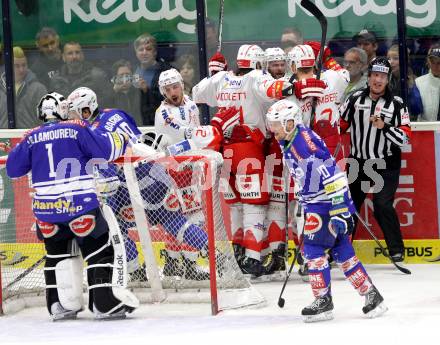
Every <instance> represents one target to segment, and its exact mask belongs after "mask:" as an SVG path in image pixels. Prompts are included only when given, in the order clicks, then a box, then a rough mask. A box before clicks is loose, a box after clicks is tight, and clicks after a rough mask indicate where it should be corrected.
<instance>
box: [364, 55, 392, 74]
mask: <svg viewBox="0 0 440 345" xmlns="http://www.w3.org/2000/svg"><path fill="white" fill-rule="evenodd" d="M372 72H379V73H386V74H387V75H388V80H389V79H390V78H391V64H390V62H389V61H388V59H387V58H385V57H376V58H374V59H373V60H372V61H371V62H370V64H369V65H368V76H370V74H371V73H372Z"/></svg>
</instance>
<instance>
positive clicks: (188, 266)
mask: <svg viewBox="0 0 440 345" xmlns="http://www.w3.org/2000/svg"><path fill="white" fill-rule="evenodd" d="M183 266H184V267H185V275H184V278H185V279H188V280H197V281H201V280H209V273H208V272H205V271H204V270H202V269H201V268H200V267H199V265H197V262H195V261H192V260H189V259H187V258H183Z"/></svg>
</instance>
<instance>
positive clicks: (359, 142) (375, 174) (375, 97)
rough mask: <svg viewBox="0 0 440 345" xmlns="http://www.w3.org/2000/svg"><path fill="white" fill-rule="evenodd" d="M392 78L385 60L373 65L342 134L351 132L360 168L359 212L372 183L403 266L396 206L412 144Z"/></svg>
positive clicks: (347, 109) (344, 113)
mask: <svg viewBox="0 0 440 345" xmlns="http://www.w3.org/2000/svg"><path fill="white" fill-rule="evenodd" d="M390 78H391V65H390V63H389V61H388V60H387V59H386V58H382V57H379V58H375V59H373V60H372V61H371V62H370V64H369V66H368V86H367V87H365V88H363V89H360V90H359V91H357V92H355V93H354V94H353V95H351V96H350V97H349V98H348V99H347V100H346V101H345V103H344V104H343V105H342V108H341V131H346V130H348V129H350V137H351V148H350V158H353V159H355V160H356V161H357V162H358V163H359V174H358V177H357V178H356V180H355V181H354V182H352V183H351V184H350V192H351V196H352V198H353V201H354V204H355V206H356V209H357V211H358V212H359V210H360V208H361V206H362V204H363V202H364V201H365V197H366V194H367V193H368V191H369V186H370V184H369V183H368V182H370V183H371V182H374V186H373V206H374V217H375V218H376V220H377V222H378V223H379V225H380V227H381V229H382V232H383V234H384V237H385V242H386V243H387V246H388V250H389V254H390V256H391V258H392V259H393V260H394V261H395V262H400V261H403V259H404V245H403V240H402V233H401V232H400V223H399V219H398V217H397V213H396V210H395V209H394V206H393V202H394V195H395V193H396V190H397V186H398V185H399V175H400V161H401V147H402V146H403V145H405V144H407V143H408V142H409V137H410V135H411V128H410V120H409V114H408V110H407V107H406V106H405V104H404V103H403V101H402V99H401V98H400V97H397V96H394V97H393V96H392V95H391V92H390V90H389V88H388V83H389V80H390ZM351 169H354V166H352V165H351V164H350V167H349V172H350V170H351ZM356 170H357V169H356ZM354 172H355V171H353V173H354ZM379 175H380V177H381V178H382V180H383V183H380V182H381V181H380V178H379ZM364 181H365V182H364ZM378 182H379V183H378ZM353 238H354V233H353Z"/></svg>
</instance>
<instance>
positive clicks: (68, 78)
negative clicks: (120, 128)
mask: <svg viewBox="0 0 440 345" xmlns="http://www.w3.org/2000/svg"><path fill="white" fill-rule="evenodd" d="M63 61H64V64H63V65H62V66H61V68H60V71H59V73H57V74H56V75H54V76H53V77H52V78H51V82H50V87H51V89H52V90H56V92H58V93H60V94H62V95H69V94H70V93H71V92H72V91H73V90H75V89H77V88H78V87H80V86H85V87H88V88H90V89H92V90H94V91H95V92H96V94H97V95H98V98H99V99H103V104H107V103H108V102H109V100H110V94H111V90H112V87H111V84H110V81H109V78H108V77H107V75H106V73H105V72H104V71H103V70H102V69H101V68H99V67H95V66H93V65H92V63H91V62H88V61H85V60H84V53H83V51H82V48H81V45H80V44H79V43H78V42H73V41H72V42H67V43H66V44H65V45H64V48H63Z"/></svg>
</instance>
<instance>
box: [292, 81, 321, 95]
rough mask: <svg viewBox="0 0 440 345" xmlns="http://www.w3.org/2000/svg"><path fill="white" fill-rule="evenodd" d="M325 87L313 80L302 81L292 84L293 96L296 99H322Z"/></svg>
mask: <svg viewBox="0 0 440 345" xmlns="http://www.w3.org/2000/svg"><path fill="white" fill-rule="evenodd" d="M326 87H327V85H326V84H325V82H323V81H322V80H318V79H315V78H307V79H302V80H299V81H297V82H295V83H294V88H295V96H296V98H298V99H303V98H306V97H322V96H323V95H324V90H325V89H326Z"/></svg>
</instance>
